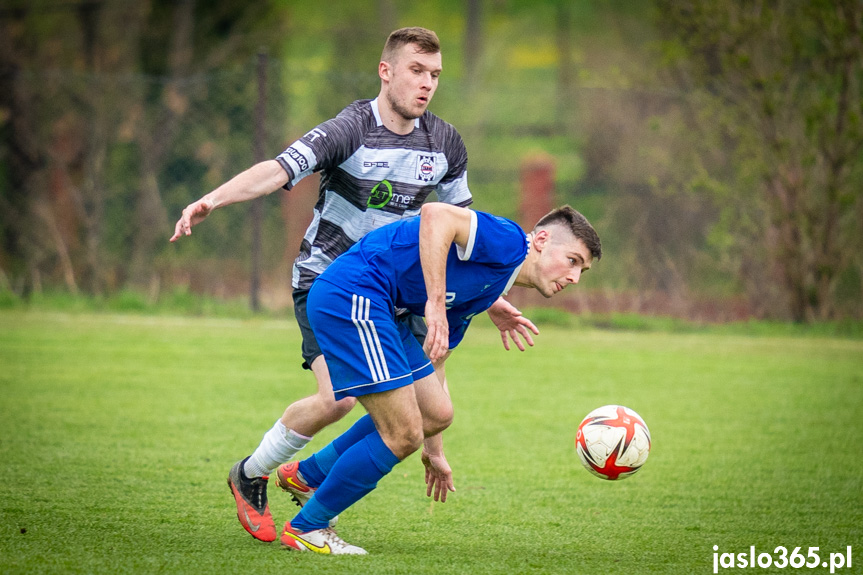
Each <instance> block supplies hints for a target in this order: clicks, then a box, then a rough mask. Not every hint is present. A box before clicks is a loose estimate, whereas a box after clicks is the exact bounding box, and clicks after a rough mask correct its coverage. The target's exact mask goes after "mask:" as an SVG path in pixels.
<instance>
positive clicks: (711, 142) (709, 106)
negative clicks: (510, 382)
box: [657, 0, 863, 321]
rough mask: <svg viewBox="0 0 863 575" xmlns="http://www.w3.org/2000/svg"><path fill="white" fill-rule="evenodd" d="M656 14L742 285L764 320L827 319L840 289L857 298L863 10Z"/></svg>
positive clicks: (692, 6)
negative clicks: (845, 285)
mask: <svg viewBox="0 0 863 575" xmlns="http://www.w3.org/2000/svg"><path fill="white" fill-rule="evenodd" d="M657 7H658V13H659V14H661V15H662V17H661V19H660V20H659V24H658V26H659V28H660V30H661V32H662V33H663V35H664V44H663V48H664V52H663V55H664V57H665V58H666V61H667V62H668V64H669V65H668V68H667V71H668V72H669V74H668V78H669V81H670V82H672V83H673V84H674V85H676V86H677V87H678V88H679V89H682V90H685V91H687V92H689V93H691V97H690V98H688V102H689V104H690V116H689V126H690V128H692V129H693V136H694V137H693V138H692V139H691V142H692V145H693V146H694V147H695V148H696V149H698V150H699V152H700V154H699V159H700V161H701V162H702V165H703V166H704V167H706V169H707V171H708V176H707V177H706V180H709V182H708V183H706V184H705V185H704V186H703V187H702V191H704V192H706V193H708V194H709V197H711V198H712V199H713V200H715V201H716V202H717V205H718V206H719V208H720V209H721V212H722V216H721V219H720V223H719V224H718V227H717V230H716V232H715V233H716V236H717V237H722V238H724V239H723V240H722V241H727V242H728V243H729V246H730V247H731V248H732V249H733V253H734V254H735V256H736V257H735V261H737V264H738V265H737V266H736V269H735V272H736V273H737V274H738V277H739V278H740V280H741V283H742V284H743V285H745V286H746V287H747V288H748V291H749V293H750V295H751V297H752V298H753V300H754V301H755V303H756V304H757V305H758V306H759V307H760V308H761V309H762V310H764V311H765V313H768V314H771V313H772V314H774V315H777V314H782V315H786V314H787V315H788V316H790V317H791V318H793V319H794V320H795V321H811V320H816V319H827V318H831V317H835V316H836V315H837V313H838V310H839V309H840V303H841V302H839V301H837V297H836V296H837V286H839V284H840V282H842V281H845V282H851V283H854V282H855V281H856V283H857V286H858V287H857V294H856V299H857V300H858V301H859V300H860V299H863V298H860V295H861V294H860V291H859V290H860V288H859V284H860V269H861V266H860V255H859V254H860V253H861V248H863V245H861V241H863V239H861V234H860V222H861V211H863V198H861V189H863V154H861V152H863V110H861V105H863V104H861V103H863V98H861V92H860V88H861V81H863V43H861V42H863V41H861V38H863V28H861V21H863V3H861V2H859V0H836V1H833V0H815V1H810V2H793V1H783V0H758V1H754V2H742V3H741V2H731V1H729V2H715V1H712V0H688V1H677V0H657ZM717 148H718V149H720V150H725V152H724V153H722V154H717ZM855 275H856V278H855V277H854V276H855ZM771 286H775V289H772V287H771ZM857 312H858V313H859V304H858V308H857Z"/></svg>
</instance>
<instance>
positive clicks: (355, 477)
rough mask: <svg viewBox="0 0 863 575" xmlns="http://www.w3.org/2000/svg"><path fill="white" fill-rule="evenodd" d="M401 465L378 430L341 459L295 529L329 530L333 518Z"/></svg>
mask: <svg viewBox="0 0 863 575" xmlns="http://www.w3.org/2000/svg"><path fill="white" fill-rule="evenodd" d="M398 462H399V458H398V457H396V456H395V454H394V453H393V452H392V451H390V448H389V447H387V446H386V444H385V443H384V440H383V439H381V436H380V434H379V433H378V432H377V431H374V432H372V433H370V434H368V435H367V436H366V437H365V438H363V439H362V441H359V442H358V443H356V444H355V445H353V446H352V447H351V448H349V449H348V450H347V451H345V452H344V453H343V454H342V456H341V457H339V458H338V461H336V464H335V465H333V468H332V470H331V471H330V474H329V475H328V476H327V478H326V481H324V482H323V483H322V484H321V486H320V487H319V488H318V490H317V491H315V494H314V496H313V497H312V498H311V499H310V500H309V501H308V503H306V504H305V505H304V506H303V508H302V509H301V510H300V512H299V513H298V514H297V515H296V517H294V518H293V519H291V526H292V527H293V528H294V529H296V530H297V531H303V532H304V531H311V530H313V529H323V528H325V527H327V526H328V525H329V522H330V519H332V518H333V517H335V516H336V515H338V514H339V513H341V512H342V511H344V510H345V509H347V508H348V507H350V506H351V505H353V504H354V503H356V502H357V501H359V500H360V499H362V498H363V497H365V495H366V494H367V493H369V492H370V491H371V490H373V489H374V488H375V487H377V485H378V481H380V480H381V478H382V477H383V476H385V475H386V474H387V473H389V472H390V471H391V470H392V468H393V467H395V464H396V463H398Z"/></svg>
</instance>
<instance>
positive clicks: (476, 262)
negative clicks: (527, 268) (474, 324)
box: [318, 212, 530, 348]
mask: <svg viewBox="0 0 863 575" xmlns="http://www.w3.org/2000/svg"><path fill="white" fill-rule="evenodd" d="M471 215H472V217H471V231H470V236H469V241H468V244H467V246H466V248H464V249H462V248H461V247H459V246H457V245H455V244H453V245H452V247H451V248H450V251H449V255H448V257H447V266H446V306H447V321H448V322H449V345H450V348H454V347H456V346H457V345H458V344H459V343H460V342H461V340H462V338H463V337H464V333H465V331H466V330H467V328H468V326H469V325H470V321H471V319H472V318H473V317H474V316H475V315H477V314H479V313H482V312H483V311H485V310H487V309H488V308H489V307H491V306H492V304H493V303H494V302H495V301H496V300H497V298H498V297H500V296H501V295H503V294H505V293H506V292H507V291H509V288H510V287H512V284H513V282H515V278H516V276H517V275H518V272H519V270H520V269H521V266H522V264H523V263H524V259H525V257H526V256H527V253H528V250H529V249H530V244H529V242H528V237H527V235H526V234H525V233H524V231H523V230H522V229H521V228H520V227H519V226H518V224H516V223H515V222H513V221H511V220H508V219H506V218H501V217H498V216H494V215H491V214H487V213H484V212H471ZM419 228H420V217H419V216H417V217H413V218H408V219H405V220H402V221H399V222H396V223H393V224H389V225H386V226H384V227H382V228H379V229H377V230H374V231H372V232H369V233H368V234H366V236H365V237H363V238H362V239H361V240H360V241H359V242H357V243H356V244H355V245H354V246H353V247H351V249H349V250H348V251H347V252H345V253H344V254H342V255H341V256H339V257H338V258H337V259H336V260H335V261H334V262H333V263H332V264H331V265H330V266H329V267H328V268H327V269H326V270H325V271H324V273H322V274H321V275H320V276H319V277H318V280H319V281H326V282H328V283H331V284H333V285H334V286H337V287H339V288H340V289H343V290H345V291H348V292H357V293H363V292H365V293H368V292H369V291H371V292H374V293H377V294H379V295H381V296H384V297H386V298H387V299H388V301H389V302H390V303H391V305H392V308H393V313H394V314H395V311H396V309H407V310H409V311H410V312H412V313H414V314H416V315H420V316H422V315H425V305H426V302H427V301H428V295H427V293H426V287H425V280H424V278H423V272H422V266H421V264H420V252H419Z"/></svg>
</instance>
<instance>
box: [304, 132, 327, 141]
mask: <svg viewBox="0 0 863 575" xmlns="http://www.w3.org/2000/svg"><path fill="white" fill-rule="evenodd" d="M326 137H327V133H326V132H324V131H323V130H321V129H320V128H312V129H311V130H310V131H309V133H308V134H306V135H305V136H303V138H305V139H307V140H308V141H309V143H310V144H311V143H312V142H314V141H315V140H317V139H318V138H326Z"/></svg>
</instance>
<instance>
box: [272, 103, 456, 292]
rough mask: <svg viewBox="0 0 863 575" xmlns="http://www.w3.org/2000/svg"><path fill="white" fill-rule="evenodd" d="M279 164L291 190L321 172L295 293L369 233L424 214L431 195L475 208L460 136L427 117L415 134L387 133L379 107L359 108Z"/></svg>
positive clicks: (313, 134) (309, 137)
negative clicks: (302, 180) (425, 203)
mask: <svg viewBox="0 0 863 575" xmlns="http://www.w3.org/2000/svg"><path fill="white" fill-rule="evenodd" d="M276 160H277V161H278V162H279V163H280V164H281V165H282V167H283V168H284V169H285V171H287V173H288V176H289V177H290V181H289V182H288V183H287V184H286V185H285V188H287V189H290V188H292V187H293V186H294V185H295V184H296V183H297V182H298V181H300V180H301V179H302V178H304V177H306V176H307V175H309V174H311V173H312V172H317V171H320V172H321V185H320V192H319V197H318V201H317V204H316V205H315V209H314V217H313V219H312V223H311V224H310V225H309V228H308V229H307V230H306V234H305V236H304V238H303V242H302V244H301V246H300V254H299V256H297V259H296V260H295V261H294V269H293V280H292V284H293V287H294V288H300V289H308V288H309V287H311V285H312V281H313V280H314V279H315V278H316V277H317V276H318V275H319V274H320V273H321V272H323V271H324V269H326V267H327V266H328V265H330V263H331V262H332V261H333V260H334V259H335V258H336V256H338V255H339V254H341V253H342V252H344V251H346V250H347V249H348V248H350V247H351V246H352V245H354V243H356V242H357V241H358V240H359V239H360V238H362V237H363V236H364V235H365V234H366V233H368V232H370V231H371V230H374V229H376V228H379V227H381V226H383V225H386V224H388V223H391V222H394V221H397V220H400V219H402V218H405V217H410V216H415V215H418V214H419V211H420V208H421V207H422V204H423V202H424V201H425V200H426V198H427V197H428V196H429V194H430V193H431V192H432V191H434V192H435V193H436V194H437V199H438V200H439V201H441V202H446V203H449V204H453V205H457V206H468V205H470V204H471V203H472V201H473V199H472V198H471V194H470V190H469V189H468V186H467V150H466V149H465V146H464V142H463V141H462V139H461V136H460V135H459V133H458V132H457V131H456V130H455V128H453V127H452V126H451V125H450V124H448V123H447V122H444V121H443V120H441V119H440V118H438V117H437V116H435V115H434V114H432V113H431V112H429V111H426V112H425V113H424V114H423V115H422V116H421V117H419V118H417V119H416V121H415V126H414V129H413V131H412V132H411V133H410V134H407V135H404V136H401V135H398V134H395V133H393V132H391V131H390V130H389V129H387V128H386V127H384V125H383V123H382V122H381V117H380V113H379V112H378V102H377V99H375V100H358V101H356V102H354V103H353V104H351V105H349V106H348V107H346V108H345V109H344V110H342V111H341V112H340V113H339V115H338V116H336V117H335V118H333V119H331V120H327V121H326V122H324V123H322V124H320V125H319V126H317V127H316V128H314V129H313V130H311V131H310V132H309V133H307V134H306V135H305V136H303V137H302V138H300V139H299V140H297V141H296V142H294V143H293V144H291V145H290V146H289V147H288V148H287V149H286V150H285V151H284V152H282V153H281V154H279V155H278V157H276Z"/></svg>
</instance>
